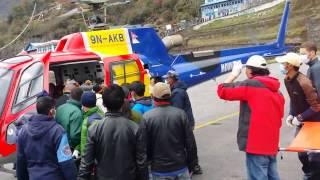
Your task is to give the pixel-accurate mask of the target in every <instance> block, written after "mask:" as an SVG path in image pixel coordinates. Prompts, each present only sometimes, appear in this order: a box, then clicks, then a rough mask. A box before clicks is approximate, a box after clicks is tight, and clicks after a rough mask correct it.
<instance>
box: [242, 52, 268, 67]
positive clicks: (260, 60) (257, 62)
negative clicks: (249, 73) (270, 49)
mask: <svg viewBox="0 0 320 180" xmlns="http://www.w3.org/2000/svg"><path fill="white" fill-rule="evenodd" d="M246 66H251V67H256V68H261V69H268V67H267V61H266V59H264V57H262V56H259V55H254V56H251V57H250V58H249V59H248V61H247V63H246Z"/></svg>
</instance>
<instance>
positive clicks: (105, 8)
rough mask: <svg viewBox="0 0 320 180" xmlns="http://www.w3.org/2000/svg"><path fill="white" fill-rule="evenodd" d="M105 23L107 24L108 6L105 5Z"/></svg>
mask: <svg viewBox="0 0 320 180" xmlns="http://www.w3.org/2000/svg"><path fill="white" fill-rule="evenodd" d="M104 23H105V24H107V4H104Z"/></svg>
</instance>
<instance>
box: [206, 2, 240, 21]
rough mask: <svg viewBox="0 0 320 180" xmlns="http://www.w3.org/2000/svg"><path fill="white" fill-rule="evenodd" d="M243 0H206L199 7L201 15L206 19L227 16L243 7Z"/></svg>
mask: <svg viewBox="0 0 320 180" xmlns="http://www.w3.org/2000/svg"><path fill="white" fill-rule="evenodd" d="M244 2H245V1H244V0H206V4H204V5H203V6H202V7H201V16H202V18H203V19H204V20H205V21H207V20H211V19H214V18H218V17H223V16H228V15H229V14H233V13H236V12H238V11H241V10H242V9H244Z"/></svg>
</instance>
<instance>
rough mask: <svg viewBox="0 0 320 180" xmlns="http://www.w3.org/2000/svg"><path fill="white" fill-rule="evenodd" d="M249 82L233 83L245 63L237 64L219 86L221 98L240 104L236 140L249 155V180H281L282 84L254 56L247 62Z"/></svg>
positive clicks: (261, 60) (260, 59) (261, 58)
mask: <svg viewBox="0 0 320 180" xmlns="http://www.w3.org/2000/svg"><path fill="white" fill-rule="evenodd" d="M245 66H246V75H247V77H248V79H247V80H244V81H240V82H234V80H235V79H237V77H238V76H239V75H240V74H241V69H242V64H234V67H233V70H232V73H231V75H230V76H229V77H228V78H227V80H226V81H225V83H223V84H220V85H219V87H218V95H219V97H220V98H221V99H224V100H230V101H240V117H239V129H238V135H237V137H238V138H237V141H238V146H239V149H240V151H244V152H246V164H247V172H248V179H249V180H261V179H268V180H279V179H280V178H279V175H278V171H277V160H276V155H277V152H278V148H279V147H278V145H279V135H280V128H281V120H282V117H283V114H284V97H283V95H282V94H281V92H280V91H279V88H280V82H279V81H278V79H275V78H273V77H270V76H269V74H270V72H269V70H268V68H267V62H266V60H265V59H264V58H263V57H262V56H252V57H250V58H249V60H248V61H247V63H246V65H245Z"/></svg>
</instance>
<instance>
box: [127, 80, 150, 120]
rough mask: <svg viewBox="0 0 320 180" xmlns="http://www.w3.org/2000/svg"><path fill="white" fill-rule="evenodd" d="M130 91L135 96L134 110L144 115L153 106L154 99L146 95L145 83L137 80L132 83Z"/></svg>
mask: <svg viewBox="0 0 320 180" xmlns="http://www.w3.org/2000/svg"><path fill="white" fill-rule="evenodd" d="M129 89H130V93H131V97H132V98H133V106H132V110H133V111H136V112H138V113H140V115H141V116H142V115H143V114H144V113H146V112H148V111H149V110H151V109H152V108H153V104H152V99H151V98H150V97H145V96H144V93H145V85H144V84H143V83H142V82H140V81H135V82H133V83H131V84H130V87H129Z"/></svg>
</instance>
